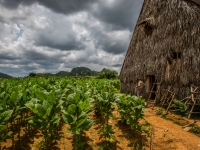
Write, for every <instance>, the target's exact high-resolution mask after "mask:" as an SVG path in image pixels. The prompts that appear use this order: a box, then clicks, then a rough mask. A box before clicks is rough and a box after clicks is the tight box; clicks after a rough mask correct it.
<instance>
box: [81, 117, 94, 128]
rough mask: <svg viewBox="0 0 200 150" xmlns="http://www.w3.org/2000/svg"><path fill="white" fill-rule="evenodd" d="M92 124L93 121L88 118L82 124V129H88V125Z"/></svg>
mask: <svg viewBox="0 0 200 150" xmlns="http://www.w3.org/2000/svg"><path fill="white" fill-rule="evenodd" d="M92 125H93V121H92V120H89V119H88V120H86V121H85V122H84V123H83V124H82V129H83V130H88V129H90V127H91V126H92Z"/></svg>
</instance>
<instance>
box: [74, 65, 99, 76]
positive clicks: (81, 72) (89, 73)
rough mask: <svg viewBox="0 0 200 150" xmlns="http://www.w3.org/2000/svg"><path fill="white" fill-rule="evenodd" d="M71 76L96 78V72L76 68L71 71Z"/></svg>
mask: <svg viewBox="0 0 200 150" xmlns="http://www.w3.org/2000/svg"><path fill="white" fill-rule="evenodd" d="M71 75H73V76H96V75H97V72H96V71H92V70H90V69H89V68H86V67H76V68H73V69H72V71H71Z"/></svg>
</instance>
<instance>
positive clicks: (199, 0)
mask: <svg viewBox="0 0 200 150" xmlns="http://www.w3.org/2000/svg"><path fill="white" fill-rule="evenodd" d="M189 1H191V2H193V3H196V4H197V5H199V6H200V0H189Z"/></svg>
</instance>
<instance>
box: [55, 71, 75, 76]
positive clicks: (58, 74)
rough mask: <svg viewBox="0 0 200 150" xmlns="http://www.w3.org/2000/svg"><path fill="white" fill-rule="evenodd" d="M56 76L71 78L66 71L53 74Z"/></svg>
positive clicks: (69, 73)
mask: <svg viewBox="0 0 200 150" xmlns="http://www.w3.org/2000/svg"><path fill="white" fill-rule="evenodd" d="M55 75H56V76H61V77H63V76H71V72H68V71H60V72H58V73H56V74H55Z"/></svg>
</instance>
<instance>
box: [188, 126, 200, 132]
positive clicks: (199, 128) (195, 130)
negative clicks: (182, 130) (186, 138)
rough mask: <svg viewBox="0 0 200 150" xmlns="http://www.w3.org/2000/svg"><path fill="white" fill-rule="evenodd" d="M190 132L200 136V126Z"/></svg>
mask: <svg viewBox="0 0 200 150" xmlns="http://www.w3.org/2000/svg"><path fill="white" fill-rule="evenodd" d="M190 132H192V133H197V134H200V127H199V126H193V127H192V128H191V129H190Z"/></svg>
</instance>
